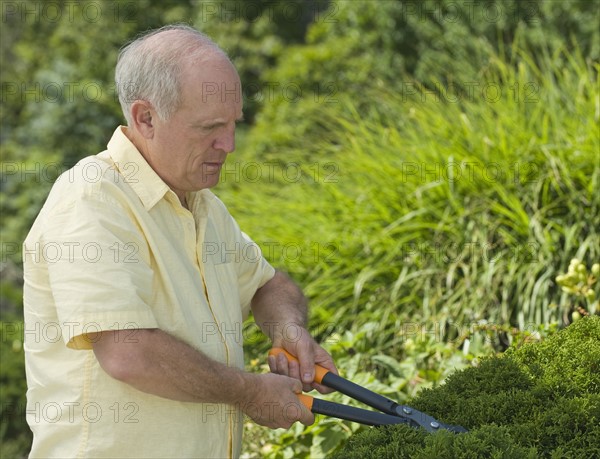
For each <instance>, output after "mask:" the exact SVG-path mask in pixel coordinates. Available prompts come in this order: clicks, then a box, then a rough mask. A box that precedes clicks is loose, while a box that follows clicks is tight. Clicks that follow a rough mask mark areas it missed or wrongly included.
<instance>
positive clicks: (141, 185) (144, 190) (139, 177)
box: [108, 126, 170, 210]
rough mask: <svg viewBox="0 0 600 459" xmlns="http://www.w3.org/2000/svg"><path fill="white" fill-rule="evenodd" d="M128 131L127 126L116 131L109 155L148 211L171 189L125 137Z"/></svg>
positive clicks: (109, 147) (111, 140) (110, 144)
mask: <svg viewBox="0 0 600 459" xmlns="http://www.w3.org/2000/svg"><path fill="white" fill-rule="evenodd" d="M126 129H127V127H126V126H119V127H118V128H117V129H116V130H115V132H114V134H113V136H112V138H111V139H110V141H109V142H108V154H109V155H110V157H111V158H112V160H113V161H114V163H115V167H116V168H117V170H118V171H119V172H120V173H121V175H123V178H124V180H125V182H126V183H127V184H128V185H129V186H131V188H132V189H133V191H135V193H136V194H137V195H138V196H139V198H140V200H141V201H142V204H143V205H144V207H145V208H146V210H150V209H151V208H152V207H154V206H155V205H156V203H157V202H158V201H160V200H161V199H162V198H163V197H164V196H165V194H167V193H168V192H169V191H170V188H169V186H168V185H167V184H166V183H165V182H163V181H162V179H161V178H160V177H159V176H158V174H157V173H156V172H155V171H154V169H152V167H150V164H148V162H147V161H146V160H145V159H144V157H143V156H142V154H141V153H140V151H139V150H138V149H137V148H136V147H135V145H134V144H133V143H132V142H131V140H129V138H128V137H127V136H126V135H125V130H126Z"/></svg>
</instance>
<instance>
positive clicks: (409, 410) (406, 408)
mask: <svg viewBox="0 0 600 459" xmlns="http://www.w3.org/2000/svg"><path fill="white" fill-rule="evenodd" d="M402 411H404V412H405V413H406V414H410V413H412V410H411V409H410V408H409V407H407V406H405V407H404V408H402Z"/></svg>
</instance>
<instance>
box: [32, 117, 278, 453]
mask: <svg viewBox="0 0 600 459" xmlns="http://www.w3.org/2000/svg"><path fill="white" fill-rule="evenodd" d="M125 129H127V128H125V127H119V128H118V129H117V130H116V131H115V133H114V135H113V137H112V138H111V140H110V142H109V144H108V148H107V150H106V151H104V152H102V153H100V154H98V155H96V156H92V157H88V158H86V159H83V160H82V161H80V162H79V163H78V164H77V165H76V166H74V167H73V168H72V169H70V170H68V171H66V172H65V173H63V174H62V175H61V176H60V177H59V179H58V180H57V182H56V183H55V185H54V186H53V188H52V191H51V192H50V194H49V196H48V199H47V201H46V203H45V204H44V206H43V208H42V210H41V211H40V214H39V216H38V217H37V219H36V221H35V223H34V224H33V226H32V228H31V231H30V232H29V235H28V236H27V238H26V240H25V242H24V244H23V258H24V281H25V284H24V310H25V359H26V375H27V385H28V391H27V412H26V416H27V421H28V423H29V425H30V427H31V429H32V431H33V434H34V440H33V445H32V450H31V454H30V457H44V458H50V457H61V458H64V457H81V458H84V457H85V458H87V457H106V458H108V457H110V458H116V457H119V458H125V457H137V458H152V457H155V458H168V457H180V458H184V457H185V458H195V457H209V458H224V457H237V456H239V454H240V447H241V434H242V421H243V416H242V413H241V412H240V411H239V409H238V408H237V407H234V406H229V405H223V404H211V403H185V402H176V401H172V400H168V399H165V398H161V397H158V396H154V395H150V394H146V393H143V392H141V391H138V390H136V389H134V388H133V387H131V386H129V385H127V384H125V383H122V382H120V381H117V380H115V379H113V378H111V377H110V376H109V375H108V374H106V373H105V372H104V371H103V370H102V368H101V367H100V365H99V363H98V361H97V360H96V358H95V355H94V353H93V350H92V343H91V342H90V336H89V335H88V334H90V333H94V332H98V331H103V330H115V329H125V330H127V329H131V330H132V331H131V339H132V340H135V330H136V329H139V328H160V329H162V330H164V331H166V332H168V333H170V334H172V335H174V336H176V337H178V338H180V339H182V340H183V341H185V342H187V343H188V344H190V345H191V346H193V347H194V348H196V349H198V350H200V351H202V352H203V353H205V354H206V355H208V356H209V357H211V358H213V359H215V360H217V361H219V362H222V363H225V364H227V365H230V366H234V367H238V368H243V367H244V360H243V349H242V345H243V342H242V339H243V333H242V321H243V319H244V318H245V317H246V315H247V314H248V312H249V308H250V301H251V299H252V297H253V296H254V294H255V292H256V290H257V289H258V288H260V287H261V286H262V285H264V284H265V283H266V282H267V281H268V280H269V279H271V278H272V277H273V275H274V274H275V271H274V269H273V268H272V267H271V266H270V265H269V264H268V263H267V261H266V260H265V259H264V258H263V257H262V255H261V252H260V250H259V248H258V247H257V245H256V244H255V243H254V242H253V241H252V240H251V239H249V238H248V237H247V236H246V235H245V234H244V233H243V232H241V230H240V228H239V227H238V225H237V223H236V222H235V220H234V219H233V218H232V217H231V215H230V214H229V213H228V211H227V209H226V208H225V206H224V205H223V203H222V202H221V201H220V200H219V199H218V198H217V197H216V196H215V195H214V194H213V193H211V192H210V191H209V190H201V191H199V192H195V193H189V194H188V195H187V202H188V207H189V209H190V210H187V209H186V208H184V207H183V206H182V205H181V203H180V201H179V199H178V198H177V196H176V195H175V193H173V191H171V190H170V189H169V187H168V186H167V185H166V184H165V183H164V182H163V181H162V180H161V179H160V177H159V176H158V175H157V174H156V173H155V172H154V170H153V169H152V168H151V167H150V166H149V165H148V163H147V162H146V161H145V160H144V158H143V157H142V155H141V154H140V153H139V151H138V150H137V149H136V148H135V146H134V145H133V144H132V143H131V142H130V141H129V139H128V138H127V136H126V135H125V134H124V130H125Z"/></svg>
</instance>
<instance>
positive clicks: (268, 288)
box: [251, 271, 308, 345]
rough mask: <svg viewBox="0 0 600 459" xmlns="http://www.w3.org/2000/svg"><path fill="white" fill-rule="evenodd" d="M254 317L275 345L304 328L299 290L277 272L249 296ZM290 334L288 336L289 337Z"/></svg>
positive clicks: (304, 305)
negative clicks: (251, 297)
mask: <svg viewBox="0 0 600 459" xmlns="http://www.w3.org/2000/svg"><path fill="white" fill-rule="evenodd" d="M251 307H252V312H253V314H254V320H255V321H256V323H257V324H258V326H259V327H260V328H261V330H262V331H263V332H264V333H265V334H266V335H267V336H268V337H269V338H270V339H271V341H273V343H274V344H275V345H277V343H280V342H281V341H282V340H283V339H285V338H290V337H291V338H292V339H294V337H295V336H296V335H297V334H298V333H303V332H304V330H305V329H306V328H307V321H308V319H307V315H308V306H307V301H306V298H305V296H304V294H303V293H302V290H300V288H299V287H298V286H297V285H296V284H295V283H294V281H292V280H291V279H290V278H289V277H288V276H287V275H285V274H284V273H282V272H279V271H277V272H276V273H275V276H274V277H273V278H272V279H271V280H270V281H269V282H267V283H266V284H265V285H263V286H262V287H261V288H260V289H258V291H257V292H256V294H255V295H254V298H253V299H252V303H251ZM290 335H292V336H290Z"/></svg>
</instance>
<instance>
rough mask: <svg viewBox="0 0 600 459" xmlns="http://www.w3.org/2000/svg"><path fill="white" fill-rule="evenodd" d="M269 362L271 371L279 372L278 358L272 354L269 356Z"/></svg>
mask: <svg viewBox="0 0 600 459" xmlns="http://www.w3.org/2000/svg"><path fill="white" fill-rule="evenodd" d="M267 362H268V363H269V370H271V373H277V360H276V359H275V357H274V356H272V355H270V356H269V357H267Z"/></svg>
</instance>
